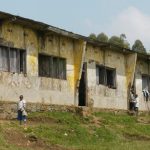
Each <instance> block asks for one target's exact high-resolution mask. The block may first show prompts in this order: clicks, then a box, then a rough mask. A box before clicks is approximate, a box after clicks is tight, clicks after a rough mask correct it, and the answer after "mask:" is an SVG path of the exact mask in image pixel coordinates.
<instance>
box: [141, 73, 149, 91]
mask: <svg viewBox="0 0 150 150" xmlns="http://www.w3.org/2000/svg"><path fill="white" fill-rule="evenodd" d="M144 89H146V90H150V76H149V75H142V90H144Z"/></svg>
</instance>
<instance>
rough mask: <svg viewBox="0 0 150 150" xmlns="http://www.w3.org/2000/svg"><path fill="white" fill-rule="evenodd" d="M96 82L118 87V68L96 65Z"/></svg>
mask: <svg viewBox="0 0 150 150" xmlns="http://www.w3.org/2000/svg"><path fill="white" fill-rule="evenodd" d="M96 83H97V84H102V85H106V86H108V87H109V88H116V70H115V69H112V68H108V67H105V66H99V65H96Z"/></svg>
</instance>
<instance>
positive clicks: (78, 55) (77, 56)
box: [74, 41, 83, 86]
mask: <svg viewBox="0 0 150 150" xmlns="http://www.w3.org/2000/svg"><path fill="white" fill-rule="evenodd" d="M82 54H83V41H80V42H77V43H76V46H75V50H74V71H75V73H74V86H77V81H78V80H80V77H79V76H80V69H81V63H82Z"/></svg>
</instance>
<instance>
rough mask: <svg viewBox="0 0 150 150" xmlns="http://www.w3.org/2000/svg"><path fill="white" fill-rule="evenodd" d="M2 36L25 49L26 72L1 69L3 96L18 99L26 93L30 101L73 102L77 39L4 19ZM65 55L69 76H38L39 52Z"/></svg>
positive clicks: (10, 99)
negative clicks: (75, 44) (55, 77)
mask: <svg viewBox="0 0 150 150" xmlns="http://www.w3.org/2000/svg"><path fill="white" fill-rule="evenodd" d="M1 38H2V39H3V41H5V43H9V45H10V46H11V47H15V48H21V49H26V52H27V56H26V57H27V59H26V61H27V75H23V74H18V73H15V74H13V73H10V72H0V90H1V92H0V100H1V101H2V100H3V101H16V100H18V96H19V95H20V94H23V95H24V97H25V99H26V100H27V102H42V103H51V104H62V105H74V87H75V83H74V82H75V81H74V53H73V52H74V51H73V49H74V42H73V40H72V39H69V38H66V37H63V36H59V35H55V34H42V35H41V34H40V33H39V32H37V31H35V30H33V29H30V28H27V27H23V26H21V25H18V24H13V23H9V22H4V23H3V25H2V28H1ZM39 53H44V54H47V55H53V56H58V57H63V58H66V61H67V66H66V68H67V73H66V74H67V80H60V79H54V78H46V77H38V54H39Z"/></svg>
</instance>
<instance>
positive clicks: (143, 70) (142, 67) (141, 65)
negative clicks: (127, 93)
mask: <svg viewBox="0 0 150 150" xmlns="http://www.w3.org/2000/svg"><path fill="white" fill-rule="evenodd" d="M149 70H150V65H148V61H146V60H142V59H138V60H137V65H136V75H135V78H136V80H135V84H136V93H137V94H138V96H139V110H144V111H150V101H148V102H146V101H145V100H144V97H143V93H142V74H146V75H150V72H149Z"/></svg>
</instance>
